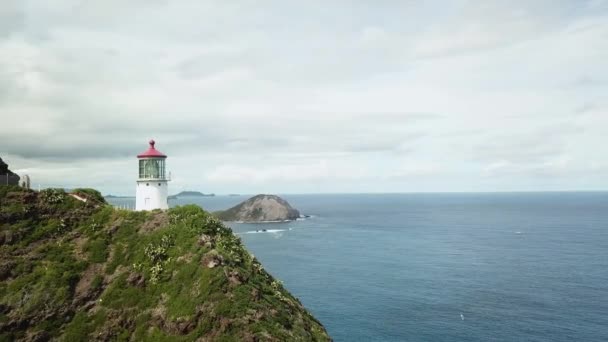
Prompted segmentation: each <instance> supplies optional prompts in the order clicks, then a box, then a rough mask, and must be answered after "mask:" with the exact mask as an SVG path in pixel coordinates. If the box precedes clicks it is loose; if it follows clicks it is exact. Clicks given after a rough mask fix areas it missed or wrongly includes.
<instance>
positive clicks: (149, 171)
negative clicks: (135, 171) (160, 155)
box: [139, 159, 165, 179]
mask: <svg viewBox="0 0 608 342" xmlns="http://www.w3.org/2000/svg"><path fill="white" fill-rule="evenodd" d="M139 178H145V179H149V178H153V179H165V160H164V159H140V160H139Z"/></svg>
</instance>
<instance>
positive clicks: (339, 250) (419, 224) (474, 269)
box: [111, 192, 608, 341]
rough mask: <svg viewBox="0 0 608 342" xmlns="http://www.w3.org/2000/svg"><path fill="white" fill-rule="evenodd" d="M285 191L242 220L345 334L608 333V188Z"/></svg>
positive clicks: (281, 275) (338, 335) (249, 239)
mask: <svg viewBox="0 0 608 342" xmlns="http://www.w3.org/2000/svg"><path fill="white" fill-rule="evenodd" d="M282 197H283V198H285V199H286V200H287V201H289V202H290V204H291V205H292V206H293V207H295V208H297V209H299V210H300V212H301V213H302V214H306V215H311V217H310V218H308V219H306V220H302V221H296V222H289V223H272V224H237V223H231V224H230V226H231V227H232V228H233V230H234V232H235V233H236V234H239V236H241V237H242V240H243V242H244V243H245V245H246V246H247V248H248V249H249V250H250V251H251V252H252V253H253V254H255V256H256V257H257V258H258V259H259V260H260V261H261V262H262V264H263V265H264V267H265V268H266V269H267V270H268V271H269V272H270V273H271V274H273V275H274V276H275V277H277V278H278V279H281V280H282V281H283V282H284V285H285V287H286V288H287V289H288V290H289V291H290V292H291V293H292V294H294V295H295V296H296V297H298V298H299V299H300V300H301V301H302V303H303V304H304V305H305V306H306V307H307V308H308V309H309V310H310V311H311V312H312V313H313V315H314V316H315V317H316V318H317V319H319V320H320V321H321V322H322V323H323V325H324V326H325V327H326V328H327V330H328V332H329V334H330V335H331V336H332V337H333V338H334V339H335V341H608V193H607V192H551V193H450V194H447V193H446V194H438V193H433V194H348V195H337V194H336V195H282ZM247 198H248V197H247V196H239V197H229V196H216V197H202V198H200V197H191V198H180V199H178V200H175V201H171V204H172V205H181V204H186V203H194V204H198V205H200V206H202V207H203V208H205V209H207V210H211V211H213V210H218V209H226V208H228V207H230V206H232V205H235V204H237V203H239V202H241V201H243V200H245V199H247ZM111 201H112V203H114V204H123V205H124V204H129V205H132V204H133V199H112V200H111ZM262 229H266V230H267V232H256V230H262Z"/></svg>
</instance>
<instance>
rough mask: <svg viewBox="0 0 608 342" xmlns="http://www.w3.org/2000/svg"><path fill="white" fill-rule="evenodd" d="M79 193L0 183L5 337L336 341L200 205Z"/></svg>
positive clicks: (0, 302) (0, 306)
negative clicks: (129, 205) (127, 203)
mask: <svg viewBox="0 0 608 342" xmlns="http://www.w3.org/2000/svg"><path fill="white" fill-rule="evenodd" d="M74 193H76V195H77V196H75V197H72V196H71V195H70V194H66V193H65V192H63V191H62V190H45V191H42V192H34V191H30V190H25V189H22V188H18V187H14V186H0V341H13V340H26V341H47V340H60V341H110V340H111V341H327V340H330V338H329V337H328V335H327V333H326V331H325V329H324V328H323V326H322V325H321V324H320V323H319V322H318V321H317V320H315V318H314V317H312V316H311V315H310V314H309V313H308V312H307V311H306V309H305V308H304V307H303V306H302V304H301V303H300V302H299V301H298V300H297V299H296V298H294V297H293V296H292V295H290V294H289V293H288V292H287V291H286V290H285V289H284V288H283V286H282V285H281V282H280V281H278V280H276V279H274V278H273V277H272V276H271V275H270V274H268V273H267V272H266V271H265V270H264V268H263V267H262V265H261V264H260V263H259V262H258V261H257V260H256V259H255V258H254V257H253V256H252V255H251V254H249V253H248V252H247V251H246V250H245V248H244V247H243V245H242V243H241V242H240V240H239V239H238V238H237V237H236V236H235V235H234V234H233V233H232V232H231V230H230V229H229V228H227V227H225V226H224V225H223V224H222V223H221V222H220V221H218V220H217V219H215V218H214V217H212V216H211V215H210V214H208V213H207V212H205V211H203V210H202V209H200V208H199V207H197V206H184V207H177V208H173V209H170V210H168V211H164V212H163V211H153V212H132V211H124V210H117V209H114V208H113V207H111V206H109V205H107V204H106V203H105V201H104V199H103V197H102V196H101V195H100V194H99V193H98V192H96V191H94V190H86V189H77V190H74ZM76 197H77V198H78V199H77V198H76ZM83 199H86V202H85V201H82V200H83Z"/></svg>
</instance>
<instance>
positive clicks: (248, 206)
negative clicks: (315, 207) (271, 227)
mask: <svg viewBox="0 0 608 342" xmlns="http://www.w3.org/2000/svg"><path fill="white" fill-rule="evenodd" d="M213 214H214V215H215V216H217V217H218V218H219V219H221V220H223V221H239V222H245V223H257V222H283V221H293V220H296V219H298V218H299V217H300V212H299V211H298V210H296V209H294V208H293V207H292V206H291V205H290V204H289V203H287V201H285V200H284V199H282V198H281V197H279V196H276V195H257V196H254V197H252V198H250V199H248V200H246V201H244V202H242V203H240V204H238V205H236V206H234V207H232V208H230V209H227V210H224V211H217V212H214V213H213Z"/></svg>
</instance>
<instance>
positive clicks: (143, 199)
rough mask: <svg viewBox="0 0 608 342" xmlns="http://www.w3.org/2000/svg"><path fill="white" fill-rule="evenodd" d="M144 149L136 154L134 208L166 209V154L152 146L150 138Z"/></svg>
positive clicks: (152, 141)
mask: <svg viewBox="0 0 608 342" xmlns="http://www.w3.org/2000/svg"><path fill="white" fill-rule="evenodd" d="M149 144H150V146H149V147H148V149H147V150H146V151H144V152H143V153H141V154H139V155H137V159H138V160H139V178H137V190H136V195H135V210H138V211H139V210H153V209H167V208H169V204H168V203H167V194H168V188H167V185H168V181H169V179H167V177H165V160H166V159H167V156H166V155H164V154H162V153H161V152H160V151H159V150H157V149H156V148H155V147H154V144H155V142H154V140H150V142H149Z"/></svg>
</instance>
